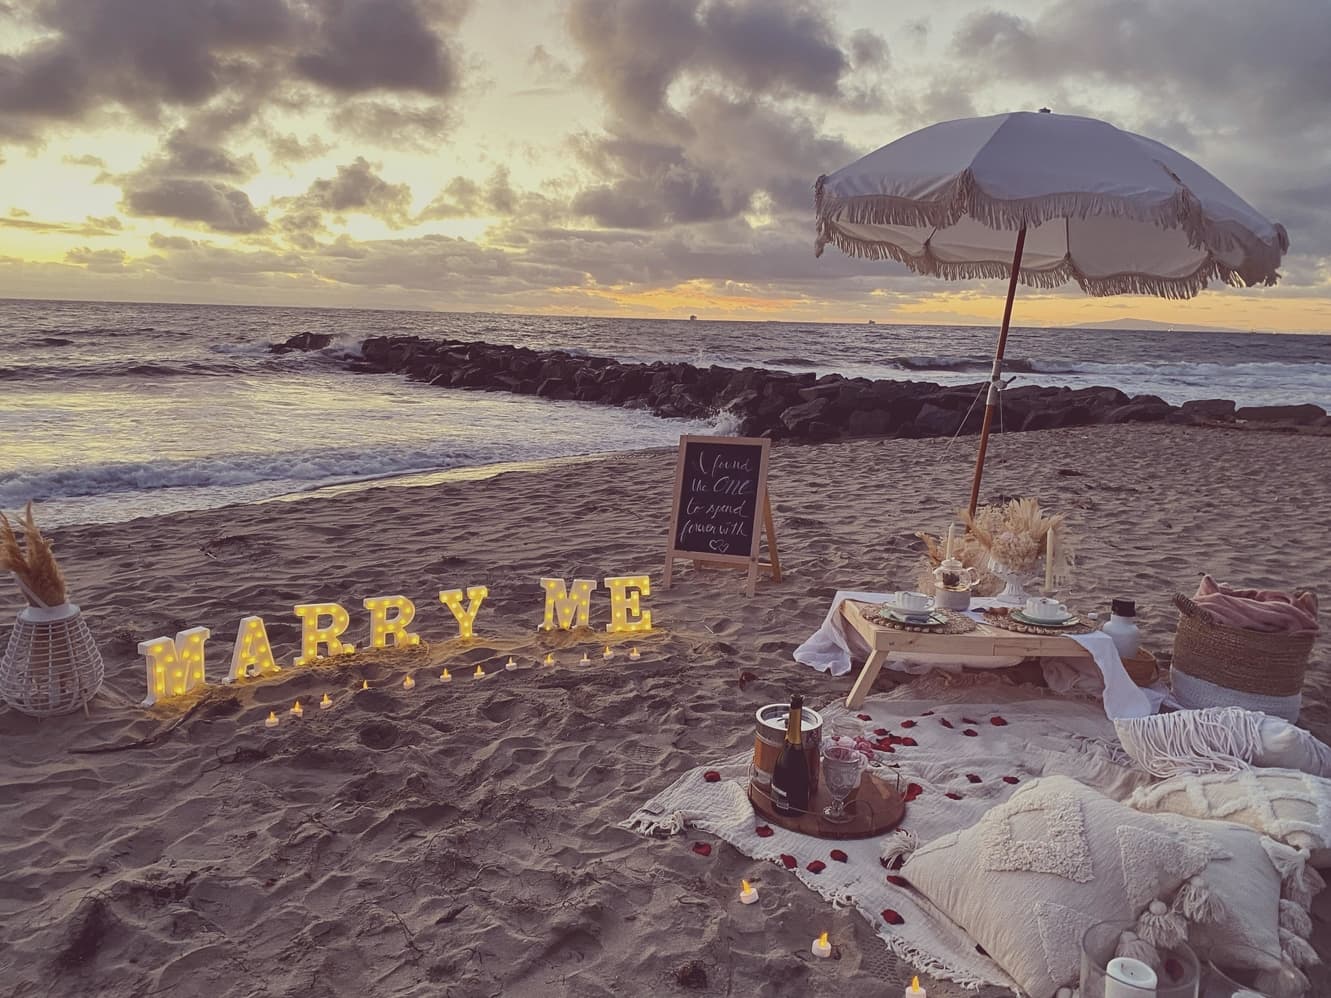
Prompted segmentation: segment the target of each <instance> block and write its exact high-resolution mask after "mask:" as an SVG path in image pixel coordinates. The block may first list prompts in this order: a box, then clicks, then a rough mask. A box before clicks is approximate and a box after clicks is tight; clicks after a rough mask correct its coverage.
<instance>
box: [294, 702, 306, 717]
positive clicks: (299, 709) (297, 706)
mask: <svg viewBox="0 0 1331 998" xmlns="http://www.w3.org/2000/svg"><path fill="white" fill-rule="evenodd" d="M291 713H292V715H293V716H295V717H300V716H301V715H302V714H304V713H305V708H304V707H302V706H301V705H300V701H299V700H297V701H296V702H295V703H293V704H292V705H291Z"/></svg>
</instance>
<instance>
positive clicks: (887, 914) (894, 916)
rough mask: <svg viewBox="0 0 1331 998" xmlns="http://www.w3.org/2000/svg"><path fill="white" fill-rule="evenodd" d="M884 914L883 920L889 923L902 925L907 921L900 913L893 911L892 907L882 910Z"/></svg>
mask: <svg viewBox="0 0 1331 998" xmlns="http://www.w3.org/2000/svg"><path fill="white" fill-rule="evenodd" d="M882 916H883V921H884V922H886V923H887V924H888V925H900V924H901V923H903V922H904V921H905V919H904V918H902V917H901V915H900V914H898V913H897V912H895V911H893V910H892V909H891V908H884V909H883V911H882Z"/></svg>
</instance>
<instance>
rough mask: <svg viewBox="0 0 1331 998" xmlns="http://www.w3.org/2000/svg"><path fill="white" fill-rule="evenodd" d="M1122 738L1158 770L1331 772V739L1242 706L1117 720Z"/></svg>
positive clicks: (1142, 762)
mask: <svg viewBox="0 0 1331 998" xmlns="http://www.w3.org/2000/svg"><path fill="white" fill-rule="evenodd" d="M1114 727H1115V729H1116V730H1117V731H1118V737H1119V741H1120V742H1122V743H1123V748H1124V749H1126V750H1127V753H1128V754H1129V755H1130V756H1132V758H1133V760H1134V761H1135V762H1136V763H1137V765H1138V766H1140V767H1141V768H1142V769H1144V770H1145V771H1146V772H1148V773H1150V774H1152V775H1153V776H1160V777H1169V776H1181V775H1183V774H1185V773H1221V772H1228V773H1233V772H1238V771H1239V770H1241V769H1247V768H1248V767H1249V766H1272V767H1277V768H1280V769H1300V770H1302V771H1303V772H1305V773H1310V774H1312V775H1313V776H1325V777H1328V778H1331V745H1326V744H1325V743H1323V742H1320V741H1318V740H1317V739H1316V738H1315V737H1313V735H1312V734H1310V733H1309V732H1307V731H1305V730H1303V729H1302V728H1300V727H1298V726H1297V725H1294V724H1290V723H1289V722H1288V721H1286V720H1284V719H1283V718H1279V717H1270V716H1268V715H1266V714H1263V713H1261V712H1260V711H1255V710H1245V709H1244V708H1242V707H1206V708H1203V709H1201V710H1179V711H1174V712H1173V713H1170V714H1152V715H1151V716H1149V717H1134V718H1121V719H1119V720H1116V721H1115V722H1114Z"/></svg>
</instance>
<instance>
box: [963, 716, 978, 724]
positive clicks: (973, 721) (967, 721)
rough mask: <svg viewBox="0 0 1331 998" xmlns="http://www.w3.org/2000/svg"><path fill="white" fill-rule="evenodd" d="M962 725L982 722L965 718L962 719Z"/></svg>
mask: <svg viewBox="0 0 1331 998" xmlns="http://www.w3.org/2000/svg"><path fill="white" fill-rule="evenodd" d="M961 723H962V724H979V723H980V722H979V721H975V720H972V719H971V718H969V717H963V718H962V719H961Z"/></svg>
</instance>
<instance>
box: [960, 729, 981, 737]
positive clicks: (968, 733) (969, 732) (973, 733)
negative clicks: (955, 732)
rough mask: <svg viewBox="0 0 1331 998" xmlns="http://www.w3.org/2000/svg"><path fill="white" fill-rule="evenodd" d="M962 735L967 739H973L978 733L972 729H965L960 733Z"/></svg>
mask: <svg viewBox="0 0 1331 998" xmlns="http://www.w3.org/2000/svg"><path fill="white" fill-rule="evenodd" d="M962 734H963V735H965V736H966V737H967V738H974V737H975V736H976V735H978V734H979V732H978V731H976V730H975V729H974V728H967V729H966V730H965V731H963V732H962Z"/></svg>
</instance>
